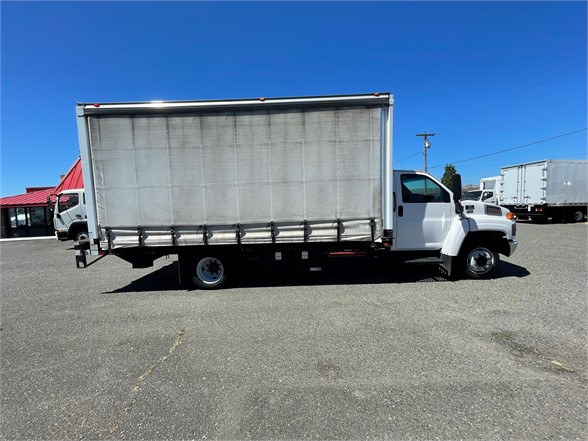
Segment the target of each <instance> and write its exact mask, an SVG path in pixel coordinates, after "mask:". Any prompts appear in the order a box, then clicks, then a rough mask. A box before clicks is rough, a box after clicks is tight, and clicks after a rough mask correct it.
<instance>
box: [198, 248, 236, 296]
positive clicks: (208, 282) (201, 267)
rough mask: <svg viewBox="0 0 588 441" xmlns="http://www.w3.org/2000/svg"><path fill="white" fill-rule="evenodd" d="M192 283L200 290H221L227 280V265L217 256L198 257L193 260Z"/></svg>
mask: <svg viewBox="0 0 588 441" xmlns="http://www.w3.org/2000/svg"><path fill="white" fill-rule="evenodd" d="M194 262H195V265H194V266H193V269H192V282H194V285H196V286H197V287H198V288H201V289H218V288H222V287H223V286H224V285H225V284H226V283H227V280H228V278H229V275H228V267H227V263H226V261H225V260H224V259H223V258H220V257H218V256H205V257H198V258H196V259H195V260H194Z"/></svg>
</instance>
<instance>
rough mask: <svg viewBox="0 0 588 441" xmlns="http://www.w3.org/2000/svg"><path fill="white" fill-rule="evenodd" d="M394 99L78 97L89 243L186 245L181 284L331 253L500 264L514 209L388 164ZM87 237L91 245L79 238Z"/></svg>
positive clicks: (128, 249) (144, 263)
mask: <svg viewBox="0 0 588 441" xmlns="http://www.w3.org/2000/svg"><path fill="white" fill-rule="evenodd" d="M392 112H393V98H392V95H391V94H389V93H376V94H368V95H342V96H315V97H297V98H271V99H270V98H268V99H265V98H259V99H237V100H218V101H182V102H168V101H166V102H148V103H104V104H78V105H77V119H78V128H79V142H80V151H81V158H82V170H83V175H84V183H85V189H86V203H87V217H88V219H87V221H88V234H89V240H88V241H87V242H86V241H82V242H77V247H76V248H78V249H77V250H76V253H77V255H76V261H77V265H78V267H85V266H86V255H98V254H114V255H116V256H118V257H121V258H122V259H124V260H126V261H128V262H130V263H131V264H132V265H133V267H135V268H137V267H140V268H143V267H148V266H152V265H153V261H154V260H155V259H157V258H159V257H162V256H165V255H170V254H177V255H178V263H179V265H178V267H179V276H180V280H181V281H182V282H184V283H185V282H193V283H194V284H195V285H196V286H198V287H200V288H205V289H212V288H219V287H221V286H223V285H224V284H225V283H226V281H227V279H228V277H229V276H230V275H231V273H232V272H233V270H234V269H235V268H237V267H241V265H244V263H246V262H247V261H255V262H257V263H258V264H259V266H260V267H261V269H262V270H277V271H291V270H295V271H322V270H323V269H324V267H325V263H326V262H327V261H329V260H330V259H335V258H345V257H355V258H377V257H382V258H384V257H388V258H392V257H393V258H394V259H391V262H392V261H393V260H400V261H415V260H417V261H423V260H425V261H432V262H435V263H438V264H439V265H441V267H442V268H444V269H445V270H446V271H447V273H448V274H450V275H455V274H463V275H466V276H468V277H472V278H486V277H491V276H494V275H495V274H496V271H497V268H498V264H499V253H500V254H503V255H506V256H509V255H511V254H512V253H513V252H514V251H515V249H516V247H517V240H516V224H515V222H514V221H513V220H512V219H511V216H510V213H509V212H508V210H506V209H503V208H500V207H497V206H491V205H488V204H483V203H480V202H468V203H467V204H466V206H465V207H464V206H462V204H461V203H460V201H459V199H460V197H461V180H460V178H459V176H456V177H455V179H454V181H455V182H454V188H455V189H456V191H455V194H452V192H451V191H450V190H449V189H448V188H446V187H445V186H443V184H441V183H440V182H439V181H437V180H436V179H434V178H433V177H431V176H429V175H427V174H425V173H422V172H418V171H412V170H397V171H393V170H392ZM84 248H86V249H84Z"/></svg>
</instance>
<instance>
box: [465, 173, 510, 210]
mask: <svg viewBox="0 0 588 441" xmlns="http://www.w3.org/2000/svg"><path fill="white" fill-rule="evenodd" d="M500 180H501V176H492V177H490V178H482V179H480V189H479V190H470V191H466V192H465V193H464V195H463V200H464V201H482V202H486V203H488V204H496V205H500V198H499V189H500Z"/></svg>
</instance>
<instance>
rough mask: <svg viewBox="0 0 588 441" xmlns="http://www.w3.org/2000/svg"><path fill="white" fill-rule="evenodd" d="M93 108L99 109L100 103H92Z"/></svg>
mask: <svg viewBox="0 0 588 441" xmlns="http://www.w3.org/2000/svg"><path fill="white" fill-rule="evenodd" d="M92 105H93V106H94V107H100V103H94V104H92Z"/></svg>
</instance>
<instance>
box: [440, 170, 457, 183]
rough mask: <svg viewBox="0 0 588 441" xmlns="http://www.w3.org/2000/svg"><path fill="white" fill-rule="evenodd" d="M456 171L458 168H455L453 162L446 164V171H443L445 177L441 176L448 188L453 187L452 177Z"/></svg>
mask: <svg viewBox="0 0 588 441" xmlns="http://www.w3.org/2000/svg"><path fill="white" fill-rule="evenodd" d="M456 173H457V170H456V169H455V166H454V165H453V164H447V165H446V166H445V171H444V172H443V177H442V178H441V182H442V183H443V185H445V186H446V187H447V188H451V178H452V177H453V175H454V174H456Z"/></svg>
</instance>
